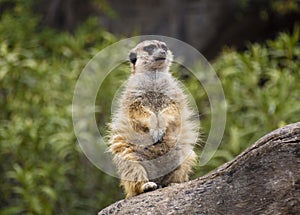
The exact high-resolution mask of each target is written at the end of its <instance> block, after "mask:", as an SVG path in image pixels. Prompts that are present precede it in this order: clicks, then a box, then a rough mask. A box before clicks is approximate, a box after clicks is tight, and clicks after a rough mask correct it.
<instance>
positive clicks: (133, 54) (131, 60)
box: [129, 52, 137, 64]
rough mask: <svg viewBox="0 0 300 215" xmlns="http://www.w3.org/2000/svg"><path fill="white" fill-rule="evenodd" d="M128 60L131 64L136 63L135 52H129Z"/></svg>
mask: <svg viewBox="0 0 300 215" xmlns="http://www.w3.org/2000/svg"><path fill="white" fill-rule="evenodd" d="M129 60H130V62H131V63H132V64H135V63H136V60H137V56H136V53H133V52H131V53H130V54H129Z"/></svg>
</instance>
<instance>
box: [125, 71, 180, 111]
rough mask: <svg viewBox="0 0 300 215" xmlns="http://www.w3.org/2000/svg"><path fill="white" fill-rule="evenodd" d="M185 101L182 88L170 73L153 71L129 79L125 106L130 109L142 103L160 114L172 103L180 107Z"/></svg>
mask: <svg viewBox="0 0 300 215" xmlns="http://www.w3.org/2000/svg"><path fill="white" fill-rule="evenodd" d="M184 100H185V97H184V94H183V92H182V90H181V88H180V87H179V85H178V83H177V81H176V80H175V79H174V78H173V77H172V76H171V74H170V73H161V72H152V71H151V72H145V73H142V74H135V75H132V76H131V77H130V78H129V80H128V83H127V90H126V99H125V100H124V103H123V105H124V106H127V107H129V106H130V105H132V104H134V103H136V102H140V103H141V105H143V106H144V107H146V108H149V109H150V110H152V111H154V112H156V113H158V112H160V111H162V110H163V109H165V108H167V107H168V106H169V105H171V104H172V103H173V104H175V105H176V106H177V107H180V106H182V105H183V101H184Z"/></svg>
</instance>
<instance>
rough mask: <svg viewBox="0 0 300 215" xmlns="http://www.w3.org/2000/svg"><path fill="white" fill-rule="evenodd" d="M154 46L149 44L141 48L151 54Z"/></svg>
mask: <svg viewBox="0 0 300 215" xmlns="http://www.w3.org/2000/svg"><path fill="white" fill-rule="evenodd" d="M155 48H156V46H155V45H149V46H145V47H144V48H143V49H144V51H146V52H148V53H149V55H151V54H152V53H153V51H154V49H155Z"/></svg>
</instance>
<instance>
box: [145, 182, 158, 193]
mask: <svg viewBox="0 0 300 215" xmlns="http://www.w3.org/2000/svg"><path fill="white" fill-rule="evenodd" d="M156 188H157V184H156V183H154V182H151V181H149V182H146V183H145V184H143V186H142V190H143V192H148V191H153V190H156Z"/></svg>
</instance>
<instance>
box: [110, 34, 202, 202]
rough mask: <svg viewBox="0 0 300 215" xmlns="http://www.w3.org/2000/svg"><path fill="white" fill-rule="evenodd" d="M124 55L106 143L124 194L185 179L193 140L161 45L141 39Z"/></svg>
mask: <svg viewBox="0 0 300 215" xmlns="http://www.w3.org/2000/svg"><path fill="white" fill-rule="evenodd" d="M129 59H130V62H131V67H132V74H131V76H130V77H129V80H128V81H127V84H126V87H125V89H124V91H123V94H122V96H121V98H120V100H119V106H118V109H117V111H115V113H113V118H112V122H111V124H110V142H109V144H110V146H109V150H110V152H111V153H112V154H113V155H114V163H115V164H116V167H117V169H118V173H119V174H120V177H121V185H122V186H123V187H124V189H125V192H126V197H127V198H128V197H131V196H135V195H138V194H140V193H143V192H146V191H150V190H154V189H157V188H158V187H165V186H168V185H170V184H172V183H180V182H185V181H187V180H188V179H189V174H190V173H191V172H192V167H193V166H194V165H195V163H196V154H195V152H194V151H193V146H194V144H195V142H196V140H197V131H196V130H197V129H196V128H197V125H195V124H194V122H192V120H191V117H192V115H193V112H192V111H191V110H190V109H189V107H188V104H187V99H186V96H185V94H184V92H183V90H182V89H181V87H180V84H179V83H178V82H177V81H176V80H175V79H174V78H173V77H172V75H171V74H170V73H169V67H170V65H171V63H172V60H173V55H172V53H171V51H170V50H169V49H168V48H167V46H166V44H165V43H163V42H161V41H157V40H146V41H143V42H141V43H139V44H138V45H137V46H136V47H135V48H134V49H132V50H131V51H130V53H129Z"/></svg>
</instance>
